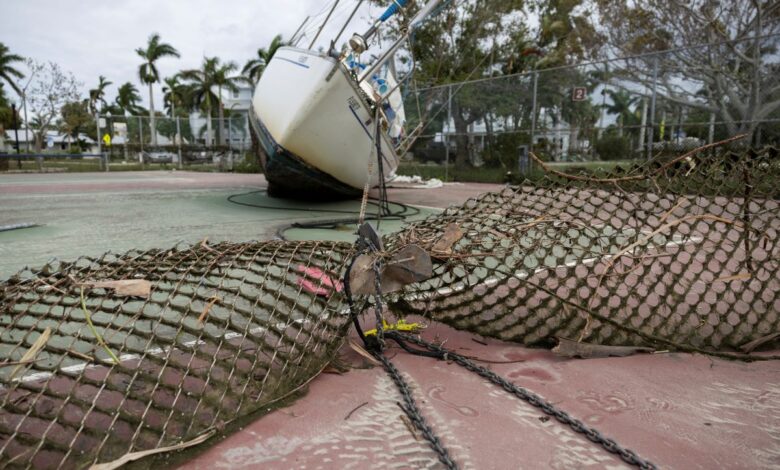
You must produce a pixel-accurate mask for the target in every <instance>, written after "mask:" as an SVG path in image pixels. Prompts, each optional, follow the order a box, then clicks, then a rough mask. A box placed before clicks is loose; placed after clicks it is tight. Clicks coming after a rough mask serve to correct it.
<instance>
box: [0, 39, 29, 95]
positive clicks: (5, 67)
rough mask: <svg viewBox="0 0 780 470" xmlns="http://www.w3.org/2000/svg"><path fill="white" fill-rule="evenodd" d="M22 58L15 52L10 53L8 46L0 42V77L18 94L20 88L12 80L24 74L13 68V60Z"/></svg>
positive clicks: (22, 76)
mask: <svg viewBox="0 0 780 470" xmlns="http://www.w3.org/2000/svg"><path fill="white" fill-rule="evenodd" d="M23 60H24V57H22V56H20V55H17V54H11V51H10V50H9V49H8V47H7V46H6V45H5V44H3V43H2V42H0V78H1V79H3V80H4V81H5V82H6V83H8V85H9V86H10V87H11V88H12V89H13V90H14V91H15V92H16V93H18V94H19V95H20V96H21V94H22V90H21V89H20V88H19V85H17V84H16V82H14V78H16V79H17V80H18V79H21V78H24V74H23V73H22V72H20V71H19V70H18V69H16V68H14V62H22V61H23Z"/></svg>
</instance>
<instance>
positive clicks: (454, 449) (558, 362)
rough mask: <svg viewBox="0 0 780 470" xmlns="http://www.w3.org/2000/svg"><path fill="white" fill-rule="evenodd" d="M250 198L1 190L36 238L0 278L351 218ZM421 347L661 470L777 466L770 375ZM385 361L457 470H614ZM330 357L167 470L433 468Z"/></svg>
mask: <svg viewBox="0 0 780 470" xmlns="http://www.w3.org/2000/svg"><path fill="white" fill-rule="evenodd" d="M264 186H265V183H264V181H263V179H262V177H261V176H258V175H226V174H204V173H184V172H172V173H130V174H121V175H119V174H94V175H84V174H82V175H68V174H63V175H13V176H0V201H2V204H0V225H8V224H14V223H25V222H33V223H42V224H45V225H44V226H42V227H38V228H33V229H23V230H18V231H13V232H0V273H2V274H3V275H8V274H10V273H12V272H14V271H16V270H18V269H19V268H20V267H22V266H23V265H26V264H29V265H39V264H41V263H43V262H45V261H46V260H47V259H49V258H50V257H53V256H57V257H60V258H65V259H68V258H73V257H75V256H78V255H80V254H92V255H95V254H99V253H102V252H103V251H105V250H107V249H113V250H124V249H127V248H130V247H138V248H143V247H151V246H170V245H171V244H173V243H176V242H177V241H180V240H184V241H186V242H195V241H198V240H200V239H202V238H204V237H207V236H208V237H209V239H210V240H219V239H230V240H245V239H252V238H268V237H270V236H273V234H274V233H275V232H276V230H277V229H278V228H279V227H281V226H285V225H288V224H289V223H290V222H291V221H294V220H301V219H311V218H334V217H345V216H347V215H346V214H336V213H322V212H318V213H317V212H315V213H312V212H300V211H292V210H290V208H292V207H295V208H311V209H318V210H322V209H329V210H354V209H356V205H357V202H354V201H353V202H343V203H337V204H316V205H315V204H302V203H292V202H289V201H274V200H270V199H268V198H267V197H265V196H264V195H263V194H262V193H252V194H246V195H244V196H241V197H238V198H236V200H237V201H238V202H244V203H248V204H264V205H271V204H277V205H280V206H281V205H283V206H284V207H285V209H284V210H269V209H259V208H256V207H248V206H241V205H237V204H233V203H230V202H228V201H227V197H228V196H229V195H231V194H239V193H249V192H252V191H257V190H261V189H262V188H263V187H264ZM497 188H498V186H495V185H492V186H491V185H447V186H444V187H443V188H440V189H433V190H422V189H409V188H404V189H393V190H391V196H390V199H391V200H396V201H399V202H406V203H416V204H421V205H424V206H435V207H443V206H446V205H449V204H459V203H462V202H463V201H464V200H465V199H466V198H468V197H469V196H473V195H476V194H478V193H481V192H485V191H488V190H494V189H497ZM424 214H425V212H424V213H423V214H420V215H418V216H422V215H424ZM391 228H392V226H391V224H387V226H385V229H391ZM345 232H346V233H347V235H348V230H347V231H342V232H339V231H336V232H335V235H334V232H333V231H329V232H327V233H323V235H327V236H344V233H345ZM315 235H316V233H315ZM423 337H424V338H426V339H429V340H434V339H438V340H446V342H447V343H446V346H447V347H449V348H451V349H454V350H456V351H458V352H461V353H462V354H467V355H469V356H473V357H475V358H478V359H479V360H480V361H483V362H482V363H483V364H485V365H486V366H487V367H489V368H490V369H492V370H493V371H495V372H496V373H498V374H500V375H502V376H504V377H506V378H507V379H509V380H511V381H512V382H514V383H515V384H517V385H519V386H522V387H526V388H528V389H530V390H531V391H532V392H535V393H537V394H539V395H541V396H543V397H545V398H547V399H548V400H549V401H550V402H552V403H553V404H555V405H556V406H558V407H560V408H561V409H563V410H565V411H567V412H568V413H570V414H571V415H572V416H573V417H575V418H578V419H581V420H582V421H583V422H585V423H586V424H588V425H590V426H593V427H595V428H596V429H598V430H600V431H601V432H602V433H604V434H605V435H606V436H608V437H612V438H614V439H615V440H616V441H617V442H618V443H619V444H621V445H623V446H625V447H627V448H630V449H632V450H634V451H636V452H637V453H638V454H639V455H640V456H641V457H643V458H645V459H648V460H650V461H652V462H654V463H656V464H657V465H659V466H660V467H661V468H680V469H682V468H685V469H688V468H701V469H710V468H746V469H748V468H750V469H754V468H766V469H769V468H778V467H780V419H778V417H780V365H778V363H776V362H754V363H744V362H734V361H725V360H721V359H715V358H710V357H705V356H700V355H689V354H656V355H638V356H632V357H627V358H610V359H591V360H569V359H562V358H559V357H556V356H555V355H553V354H552V353H550V352H549V351H545V350H538V349H529V348H525V347H522V346H518V345H515V344H511V343H505V342H501V341H496V340H489V339H485V338H480V337H478V336H475V335H473V334H470V333H467V332H460V331H456V330H453V329H451V328H448V327H445V326H442V325H431V326H430V327H429V328H428V329H427V330H426V331H425V332H424V333H423ZM388 355H389V356H390V357H391V358H392V361H393V363H394V364H395V365H396V367H398V369H399V370H400V372H401V373H402V374H403V375H404V377H405V378H406V379H407V381H408V382H409V383H410V384H411V387H412V392H413V394H414V396H415V398H416V400H417V402H418V404H419V406H420V408H421V410H422V413H423V414H424V415H425V417H426V419H427V420H428V422H429V423H430V424H431V426H432V427H433V429H434V431H435V432H436V433H437V434H438V435H439V437H440V438H441V440H442V443H443V445H444V446H445V447H447V448H448V449H449V450H450V452H451V455H452V456H453V458H454V460H455V461H456V462H457V463H458V464H459V465H460V466H461V468H475V469H483V468H484V469H492V468H511V469H516V468H529V469H535V468H556V469H557V468H566V469H569V468H623V467H625V464H624V463H623V462H622V461H620V460H619V459H618V458H616V457H615V456H614V455H613V454H609V453H607V452H606V451H604V450H603V449H602V448H600V447H598V446H597V445H595V444H593V443H592V442H590V441H589V440H588V439H587V438H585V437H584V436H583V435H580V434H576V433H575V432H573V431H572V430H571V429H569V428H568V427H566V426H564V425H562V424H561V423H559V422H557V421H556V420H555V419H548V417H547V416H545V415H544V413H543V412H541V411H540V410H539V409H537V408H534V407H532V406H530V405H528V404H527V403H525V402H522V401H520V400H518V399H516V398H513V397H511V396H510V395H508V394H507V393H506V392H504V391H502V390H501V389H499V388H497V387H495V386H493V385H491V384H489V383H487V382H485V381H484V380H483V379H481V378H479V377H477V376H476V375H474V374H472V373H470V372H468V371H465V370H463V369H461V368H460V367H459V366H457V365H456V364H453V363H444V362H440V361H436V360H434V359H429V358H423V357H417V356H411V355H409V354H407V353H404V352H402V351H399V350H398V349H391V350H390V351H389V353H388ZM341 358H342V360H343V362H344V363H346V364H350V365H352V366H353V368H352V369H351V370H349V371H348V372H346V373H344V374H332V373H327V374H321V375H320V376H319V377H317V378H315V379H314V380H313V381H312V382H311V383H310V385H309V387H308V393H307V394H306V395H305V396H304V397H302V398H300V399H299V400H297V401H295V402H294V403H292V404H291V405H290V406H288V407H286V408H281V409H278V410H276V411H273V412H271V413H269V414H268V415H266V416H264V417H262V418H260V419H257V420H255V421H253V422H251V423H249V424H245V425H244V427H243V428H242V429H240V430H238V431H236V432H233V433H230V434H228V435H226V436H221V437H220V438H219V439H217V438H213V439H212V441H213V442H210V443H206V444H204V445H201V446H198V447H197V448H194V449H188V450H187V451H185V453H186V455H187V456H188V457H190V458H189V460H188V461H187V462H186V463H183V464H181V467H180V468H187V469H193V468H194V469H207V468H208V469H211V468H231V469H234V468H247V469H249V468H263V469H276V468H278V469H289V468H300V469H304V468H307V469H314V468H323V469H331V468H332V469H342V468H367V467H371V468H437V467H439V464H438V462H437V460H436V457H435V454H434V453H433V452H432V451H431V449H430V448H429V447H428V445H427V443H426V442H425V441H424V440H423V439H422V438H421V437H420V436H419V435H417V434H416V433H415V432H414V431H413V429H412V428H410V427H409V425H408V423H407V422H406V421H405V420H404V418H405V416H403V412H402V411H401V410H400V409H399V408H398V406H397V402H398V401H399V400H400V395H399V394H398V392H397V390H396V389H395V386H394V385H393V383H392V382H391V380H390V379H389V378H388V376H387V375H386V374H385V372H384V371H383V370H382V369H381V367H371V365H370V364H369V363H367V361H366V360H365V359H364V358H362V357H361V356H358V355H357V354H356V353H355V352H354V351H353V350H352V349H350V348H349V347H345V348H344V350H343V351H342V353H341ZM182 457H183V456H182Z"/></svg>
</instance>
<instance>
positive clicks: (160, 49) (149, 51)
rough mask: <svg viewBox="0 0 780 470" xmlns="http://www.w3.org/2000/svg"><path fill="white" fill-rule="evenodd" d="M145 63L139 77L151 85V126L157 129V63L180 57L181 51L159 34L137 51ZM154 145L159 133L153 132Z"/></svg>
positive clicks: (152, 36) (151, 37)
mask: <svg viewBox="0 0 780 470" xmlns="http://www.w3.org/2000/svg"><path fill="white" fill-rule="evenodd" d="M135 52H136V54H138V55H139V56H140V57H141V58H142V59H143V60H144V62H143V63H142V64H141V65H140V66H139V67H138V77H139V78H140V79H141V83H145V84H147V85H149V126H150V128H152V129H155V125H154V94H153V92H152V85H154V84H155V83H157V82H159V81H160V74H159V72H158V71H157V65H156V64H155V62H157V61H158V60H159V59H162V58H163V57H180V55H179V51H177V50H176V49H174V47H173V46H171V45H170V44H166V43H162V42H160V35H159V34H157V33H154V34H152V35H151V36H149V42H148V43H147V45H146V49H143V48H138V49H136V50H135ZM152 145H157V133H156V132H152Z"/></svg>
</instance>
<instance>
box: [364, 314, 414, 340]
mask: <svg viewBox="0 0 780 470" xmlns="http://www.w3.org/2000/svg"><path fill="white" fill-rule="evenodd" d="M423 328H425V325H423V324H422V323H406V320H404V319H403V318H401V319H399V320H398V321H397V322H395V324H393V325H391V324H389V323H387V322H386V321H385V319H384V318H383V319H382V329H383V330H384V331H391V330H395V331H405V332H408V333H414V332H416V331H419V330H422V329H423ZM363 335H365V336H375V335H376V328H374V329H372V330H368V331H366V332H365V333H363Z"/></svg>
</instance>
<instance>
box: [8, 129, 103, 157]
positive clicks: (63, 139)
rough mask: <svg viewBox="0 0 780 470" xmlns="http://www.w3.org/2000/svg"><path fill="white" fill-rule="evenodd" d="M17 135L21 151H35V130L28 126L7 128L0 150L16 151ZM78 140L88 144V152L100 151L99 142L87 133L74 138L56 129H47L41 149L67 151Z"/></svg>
mask: <svg viewBox="0 0 780 470" xmlns="http://www.w3.org/2000/svg"><path fill="white" fill-rule="evenodd" d="M17 135H18V138H19V147H20V149H21V153H34V152H35V132H34V131H33V130H32V129H26V128H25V129H19V130H18V131H15V130H13V129H8V130H6V131H5V133H4V135H3V136H2V138H0V152H2V153H16V139H17ZM77 140H78V141H80V142H83V143H86V144H87V145H88V147H89V148H88V149H86V151H85V152H86V153H97V152H98V145H97V142H95V141H94V140H93V139H92V138H90V137H88V136H87V135H86V134H83V133H81V134H79V136H78V139H74V138H73V137H71V136H69V135H66V134H62V133H61V132H58V131H54V130H50V131H46V135H45V136H44V138H43V148H42V149H41V150H42V151H44V152H47V153H49V152H51V153H61V152H66V151H68V150H69V149H70V148H71V147H72V146H73V145H75V144H76V141H77Z"/></svg>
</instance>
